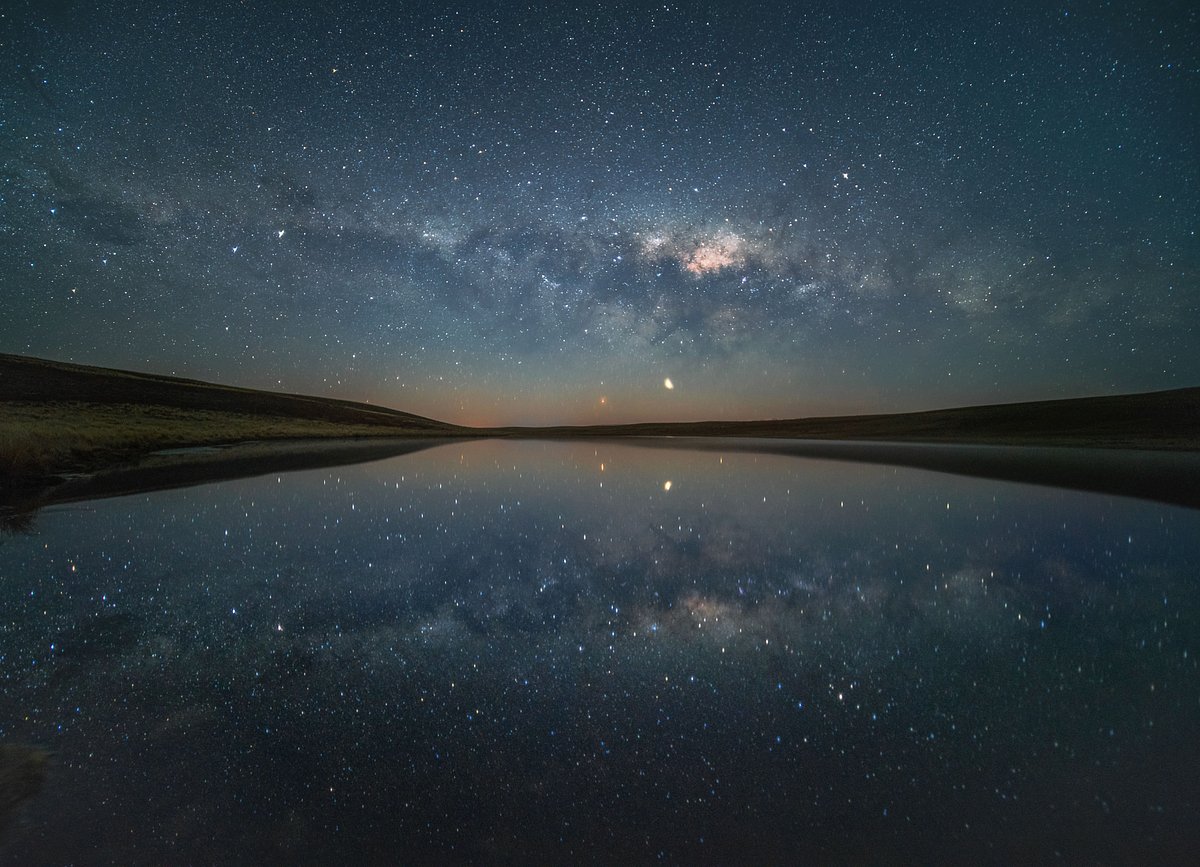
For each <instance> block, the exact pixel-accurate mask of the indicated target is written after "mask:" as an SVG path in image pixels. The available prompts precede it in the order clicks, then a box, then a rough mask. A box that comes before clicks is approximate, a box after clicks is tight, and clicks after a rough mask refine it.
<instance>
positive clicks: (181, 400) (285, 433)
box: [0, 355, 1200, 486]
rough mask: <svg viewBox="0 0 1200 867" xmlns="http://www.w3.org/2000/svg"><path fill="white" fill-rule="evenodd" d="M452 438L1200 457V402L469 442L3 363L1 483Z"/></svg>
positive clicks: (1081, 401)
mask: <svg viewBox="0 0 1200 867" xmlns="http://www.w3.org/2000/svg"><path fill="white" fill-rule="evenodd" d="M454 436H459V437H462V436H470V437H484V436H508V437H540V438H547V437H553V438H575V437H774V438H793V439H816V440H868V441H888V442H933V443H939V442H940V443H945V442H957V443H994V444H1002V445H1061V446H1092V447H1096V446H1100V447H1112V448H1140V449H1162V450H1192V451H1195V450H1200V388H1184V389H1176V390H1173V391H1160V392H1151V393H1147V394H1132V395H1119V396H1114V397H1089V398H1078V399H1072V400H1052V401H1038V402H1032V403H1016V404H997V405H991V406H977V407H964V408H958V409H944V410H934V411H929V412H915V413H898V414H891V415H864V416H840V417H830V418H809V419H803V418H801V419H775V420H763V421H707V422H683V423H666V422H663V423H655V422H650V423H645V424H631V425H591V426H576V427H569V426H564V427H503V428H466V427H461V426H458V425H452V424H447V423H445V422H440V421H437V420H435V419H429V418H425V417H422V416H418V415H413V414H412V413H406V412H401V411H399V410H394V409H388V408H385V407H378V406H371V405H369V404H362V403H354V402H351V401H345V400H335V399H331V398H321V397H311V396H306V395H297V394H283V393H277V392H268V391H259V390H255V389H248V388H236V387H231V386H224V385H215V384H213V383H208V382H200V381H197V380H191V379H180V378H176V377H170V376H158V375H154V374H146V373H136V372H133V371H127V370H110V369H107V368H100V367H87V366H84V365H78V364H65V363H61V362H55V361H47V360H44V359H37V358H27V357H22V356H15V355H0V482H3V483H5V484H7V485H9V486H13V485H20V484H37V483H40V482H41V481H44V480H46V479H47V478H48V477H52V476H62V475H64V474H71V473H81V472H91V471H94V470H96V469H100V468H104V467H110V466H113V465H115V464H120V463H123V462H129V461H131V460H135V459H140V458H143V457H144V456H145V455H147V454H149V453H151V452H155V451H159V450H163V449H172V448H184V447H192V446H205V445H217V444H228V443H235V442H246V441H263V440H267V441H270V440H299V439H310V440H311V439H331V438H347V437H353V438H366V437H376V438H378V437H391V438H395V437H401V438H431V437H432V438H437V437H454Z"/></svg>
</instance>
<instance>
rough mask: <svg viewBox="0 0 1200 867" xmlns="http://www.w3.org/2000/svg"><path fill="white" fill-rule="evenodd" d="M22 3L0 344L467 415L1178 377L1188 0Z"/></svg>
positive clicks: (1191, 165) (1187, 233)
mask: <svg viewBox="0 0 1200 867" xmlns="http://www.w3.org/2000/svg"><path fill="white" fill-rule="evenodd" d="M9 6H10V7H12V8H9V11H7V12H5V13H3V16H2V17H0V55H2V56H3V57H4V61H3V64H0V167H2V169H3V170H2V171H0V196H2V199H0V313H2V314H3V315H2V317H0V350H3V351H9V352H20V353H30V354H35V355H41V356H48V357H53V358H58V359H64V360H68V359H69V360H75V361H81V362H86V363H95V364H103V365H108V366H118V367H134V368H138V369H143V370H152V371H156V372H164V373H176V374H181V375H188V376H194V377H202V378H209V379H217V380H221V381H226V382H232V383H237V384H242V385H249V386H258V387H269V388H284V389H287V390H291V391H305V392H315V393H320V394H330V395H336V396H341V397H350V398H357V399H367V400H371V401H375V402H381V403H387V404H390V405H393V406H397V407H400V408H404V409H408V410H413V411H417V412H422V413H425V414H429V415H433V416H437V417H441V418H445V419H448V420H454V421H464V422H469V423H472V422H473V423H485V422H540V421H595V420H611V421H625V420H632V419H647V418H661V419H688V418H702V417H746V416H779V415H806V414H814V413H820V412H839V411H864V410H866V411H869V410H876V409H913V408H925V407H931V406H938V405H947V404H955V403H981V402H989V401H998V400H1018V399H1028V398H1038V397H1049V396H1068V395H1078V394H1094V393H1106V392H1119V391H1131V390H1145V389H1153V388H1167V387H1173V386H1181V385H1192V384H1195V383H1197V382H1200V352H1197V351H1196V349H1197V343H1198V340H1197V334H1196V323H1197V322H1200V300H1198V298H1197V292H1196V288H1197V287H1196V275H1197V272H1198V270H1200V269H1198V265H1200V254H1198V251H1200V247H1198V245H1197V241H1196V235H1195V232H1196V226H1197V217H1198V215H1200V207H1198V200H1197V183H1198V181H1200V169H1198V166H1200V154H1198V153H1197V150H1198V146H1197V136H1196V131H1195V125H1194V118H1195V107H1196V105H1197V104H1198V100H1197V97H1198V95H1200V94H1198V92H1197V72H1198V67H1200V62H1198V52H1197V50H1196V48H1195V46H1196V45H1197V44H1198V41H1197V38H1198V36H1200V26H1198V18H1197V13H1196V12H1194V11H1191V10H1188V9H1187V8H1186V6H1185V5H1182V4H1181V5H1177V6H1174V7H1171V6H1168V5H1166V4H1139V3H1133V4H1120V5H1119V6H1117V7H1111V8H1108V7H1101V6H1099V5H1098V4H1076V3H1068V4H1051V5H1047V4H1043V3H1031V4H1028V5H1021V4H1017V5H995V4H987V5H986V6H985V7H983V8H982V9H980V10H975V11H972V10H969V9H964V7H963V6H962V4H913V5H912V6H911V8H909V7H905V6H884V5H881V4H854V3H849V4H848V3H837V4H832V3H830V4H806V5H805V6H804V7H800V6H798V5H796V4H755V5H753V6H752V7H749V8H743V7H742V6H741V5H740V4H727V5H716V4H686V5H683V4H681V5H680V6H672V5H664V4H658V5H641V4H613V3H604V4H581V5H579V6H577V7H571V8H563V7H560V6H559V5H558V4H547V5H545V6H540V7H539V6H533V5H520V4H516V3H490V4H489V3H472V4H462V5H455V4H448V3H412V4H405V5H404V6H403V7H397V6H395V5H394V4H378V5H373V6H372V5H365V4H351V5H349V6H347V7H345V8H343V7H342V6H339V7H338V9H337V10H336V11H331V9H330V8H329V7H328V5H327V4H312V3H296V4H290V5H289V6H288V7H287V8H286V9H281V8H278V7H274V6H253V7H252V6H246V5H243V4H234V3H225V4H221V3H216V4H205V5H204V7H203V8H191V7H189V8H186V9H184V8H174V7H171V6H166V7H163V6H160V5H157V4H138V3H99V4H88V5H83V4H80V5H75V4H72V3H69V2H67V3H62V2H60V3H43V2H37V3H18V4H15V6H14V5H13V4H9ZM668 378H669V379H671V380H672V381H673V383H674V385H675V386H676V387H675V388H673V389H669V390H668V389H664V388H663V381H664V379H668Z"/></svg>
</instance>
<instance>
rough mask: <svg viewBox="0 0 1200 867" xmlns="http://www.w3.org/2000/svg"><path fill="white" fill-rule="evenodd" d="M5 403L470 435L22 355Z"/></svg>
mask: <svg viewBox="0 0 1200 867" xmlns="http://www.w3.org/2000/svg"><path fill="white" fill-rule="evenodd" d="M0 401H20V402H25V403H45V402H56V403H57V402H64V401H71V402H78V403H91V404H101V405H111V404H144V405H149V406H169V407H175V408H179V409H189V410H208V411H216V412H234V413H243V414H250V415H268V416H274V417H279V418H296V419H312V420H319V421H325V422H334V423H338V424H367V425H380V426H384V427H392V426H397V425H400V426H403V427H404V428H405V429H406V431H409V432H411V431H413V430H414V429H416V430H421V431H428V432H429V433H431V434H435V433H447V434H450V433H457V432H461V431H463V430H464V428H460V427H459V426H457V425H452V424H447V423H445V422H440V421H436V420H434V419H430V418H425V417H424V416H419V415H414V414H412V413H408V412H401V411H400V410H395V409H388V408H387V407H379V406H372V405H370V404H365V403H355V402H354V401H349V400H339V399H336V398H327V397H312V396H309V395H301V394H286V393H282V392H273V391H261V390H258V389H252V388H239V387H237V386H228V385H217V384H215V383H211V382H203V381H201V380H198V379H184V378H181V377H176V376H162V375H159V374H154V373H138V372H136V371H132V370H118V369H111V368H106V367H91V366H88V365H84V364H71V363H68V362H61V361H49V360H47V359H43V358H32V357H28V356H22V355H5V354H0Z"/></svg>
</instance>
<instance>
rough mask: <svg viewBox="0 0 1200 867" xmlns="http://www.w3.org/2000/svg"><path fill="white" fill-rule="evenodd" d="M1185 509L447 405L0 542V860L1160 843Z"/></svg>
mask: <svg viewBox="0 0 1200 867" xmlns="http://www.w3.org/2000/svg"><path fill="white" fill-rule="evenodd" d="M1198 524H1200V514H1198V513H1196V512H1193V511H1187V510H1182V509H1177V508H1172V507H1166V506H1161V505H1154V504H1148V503H1140V502H1136V501H1130V500H1123V499H1119V498H1113V497H1106V496H1097V495H1089V494H1080V493H1071V492H1064V491H1057V490H1050V489H1037V488H1028V487H1023V486H1018V485H1011V484H1005V483H991V482H981V481H978V480H972V479H966V478H959V477H952V476H942V475H935V474H929V473H923V472H920V471H915V470H904V469H897V468H894V467H885V466H872V465H852V464H846V463H831V462H823V461H816V460H808V459H798V458H795V457H790V456H781V455H764V454H746V453H736V452H728V453H721V452H715V451H713V452H689V451H673V450H659V449H647V448H639V447H635V446H631V445H622V444H612V443H575V444H562V443H513V442H494V441H493V442H475V443H468V444H454V445H449V446H444V447H439V448H434V449H430V450H428V451H424V452H421V453H418V454H411V455H407V456H404V457H400V458H396V459H393V460H389V461H383V462H379V463H375V464H369V465H361V466H354V467H341V468H337V469H334V470H318V471H310V472H305V473H297V474H293V475H286V476H279V477H267V478H261V479H251V480H243V481H236V482H228V483H224V484H221V485H212V486H207V487H203V488H194V489H188V490H180V491H170V492H163V493H159V494H155V495H152V496H146V495H143V496H136V497H129V498H124V499H118V500H111V501H106V502H102V503H97V504H95V511H94V512H88V513H53V512H47V513H44V514H43V516H42V517H41V518H40V519H39V534H38V535H36V536H32V537H22V538H14V539H6V540H4V542H3V544H2V545H0V605H2V607H0V610H3V611H4V619H3V623H2V628H3V647H2V650H0V654H2V656H0V677H2V678H3V680H2V681H0V682H2V683H3V692H2V693H0V721H2V722H0V725H2V726H3V728H2V730H0V737H2V739H3V743H6V744H8V743H11V744H32V745H37V746H39V747H43V748H47V749H49V750H51V751H52V753H53V758H52V760H51V763H50V770H49V772H48V776H47V778H46V782H45V785H44V786H43V788H42V791H41V793H40V794H38V795H37V796H36V797H35V798H33V799H32V800H31V801H29V802H28V804H27V807H26V809H25V811H24V815H23V817H22V818H21V819H20V821H19V822H18V823H16V824H15V825H13V826H11V827H10V828H9V831H8V834H7V837H8V842H7V847H6V848H5V849H3V850H0V851H2V852H3V854H4V855H5V856H6V857H8V858H9V859H10V860H12V861H13V863H25V862H28V861H31V860H32V861H70V860H76V861H77V860H80V859H85V860H86V857H87V855H88V854H89V853H94V852H97V851H103V852H105V853H112V856H111V857H112V859H113V860H117V861H122V862H126V863H136V862H162V861H171V860H180V859H182V860H189V861H199V862H207V861H215V860H222V861H226V862H228V861H235V862H236V861H239V860H242V861H245V862H262V861H278V860H311V861H318V862H319V861H328V860H331V859H332V858H333V857H335V855H336V856H338V857H343V858H345V857H351V858H354V859H356V860H372V859H374V860H380V861H390V860H394V856H395V855H396V854H398V855H400V856H402V857H404V858H406V859H415V860H420V859H430V858H447V857H449V858H454V859H481V860H495V859H499V860H505V859H510V860H524V859H527V858H529V857H531V856H534V857H537V856H540V857H541V858H543V859H547V858H549V859H553V860H558V861H562V860H577V859H581V858H582V859H590V858H594V857H598V858H600V859H602V860H618V861H628V860H639V861H642V860H655V859H656V858H659V857H664V858H667V859H669V860H682V861H685V862H694V861H697V860H723V861H731V860H737V861H745V860H756V861H763V860H765V861H795V860H797V859H803V858H806V857H808V858H818V859H820V860H822V861H829V860H835V861H836V860H854V861H857V860H864V859H867V860H872V861H881V860H883V861H886V860H901V861H908V860H965V859H969V860H979V859H980V858H985V859H989V860H994V859H999V860H1012V859H1014V858H1017V859H1027V858H1034V857H1036V858H1037V859H1038V860H1043V858H1048V857H1051V856H1052V854H1053V853H1055V852H1059V853H1061V854H1062V857H1064V858H1066V859H1067V860H1070V861H1077V860H1081V859H1094V858H1099V859H1111V858H1113V857H1118V858H1119V857H1126V856H1128V857H1133V856H1134V855H1137V856H1138V857H1139V858H1141V857H1150V858H1151V859H1152V860H1160V861H1161V860H1171V859H1172V858H1180V859H1182V857H1183V856H1184V855H1185V854H1186V853H1188V852H1190V851H1191V848H1190V847H1191V844H1192V843H1193V842H1194V839H1193V837H1194V834H1195V832H1194V831H1193V829H1194V828H1195V827H1197V822H1196V820H1197V819H1198V818H1200V783H1197V781H1196V780H1195V778H1194V775H1193V774H1191V773H1189V771H1188V769H1190V768H1194V767H1195V766H1196V762H1197V759H1200V750H1198V748H1197V746H1196V745H1197V743H1200V741H1198V740H1197V736H1198V735H1200V731H1198V729H1200V726H1198V725H1197V722H1198V719H1200V709H1198V706H1197V698H1196V696H1197V695H1198V694H1200V690H1198V689H1197V686H1198V683H1197V668H1196V661H1195V653H1196V648H1195V646H1194V644H1195V639H1196V637H1197V635H1200V631H1198V629H1197V626H1198V622H1200V599H1198V598H1197V591H1196V589H1195V586H1194V585H1195V581H1194V572H1193V567H1192V565H1191V564H1193V563H1195V562H1196V559H1197V554H1198V553H1200V551H1198V550H1197V549H1198V548H1200V541H1198V540H1200V532H1197V531H1198V530H1200V527H1198Z"/></svg>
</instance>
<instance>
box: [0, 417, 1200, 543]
mask: <svg viewBox="0 0 1200 867" xmlns="http://www.w3.org/2000/svg"><path fill="white" fill-rule="evenodd" d="M497 438H502V439H511V440H517V441H523V442H528V441H531V440H541V441H551V442H567V443H569V442H604V443H612V444H624V445H629V446H635V447H642V448H659V449H679V450H685V451H707V452H717V451H721V452H741V453H758V454H770V455H780V456H790V457H795V458H800V459H816V460H833V461H844V462H851V463H869V464H882V465H889V466H899V467H906V468H911V469H918V470H927V471H933V472H941V473H948V474H953V475H960V476H971V477H976V478H984V479H992V480H997V481H1007V482H1017V483H1023V484H1034V485H1041V486H1048V487H1057V488H1065V489H1070V490H1080V491H1090V492H1093V493H1100V494H1111V495H1117V496H1126V497H1136V498H1138V499H1144V500H1152V501H1157V502H1162V503H1168V504H1171V505H1176V506H1182V507H1185V508H1193V509H1196V508H1200V451H1195V450H1191V449H1189V450H1170V449H1163V448H1158V449H1133V448H1114V447H1111V446H1105V447H1101V446H1078V445H1074V444H1070V445H1061V444H1053V445H1046V444H1042V445H1028V444H1005V443H979V442H962V441H955V442H948V441H941V442H915V441H883V440H835V439H802V438H783V437H716V436H713V437H708V436H680V437H671V436H646V435H630V436H622V437H613V436H587V435H580V436H561V435H559V436H554V435H547V436H521V437H514V436H511V435H507V436H500V437H497V436H495V435H493V436H486V435H485V436H472V435H465V436H436V437H429V436H426V437H413V436H392V437H389V436H377V437H342V438H339V437H322V438H311V437H310V438H290V439H276V440H245V441H240V442H233V443H224V444H206V445H200V446H182V445H181V446H175V447H169V448H166V449H160V450H156V451H154V452H151V453H149V454H144V455H142V456H141V457H140V458H138V459H136V460H129V461H123V462H118V463H114V464H110V465H105V466H99V467H96V468H95V469H93V470H92V471H90V472H74V473H68V474H65V475H60V476H57V477H54V478H53V479H46V480H43V482H42V483H41V484H35V485H30V486H21V487H4V488H0V529H7V530H9V531H11V532H21V531H22V530H23V529H25V528H26V527H27V526H29V525H31V524H32V521H33V519H34V517H35V516H36V514H37V513H38V512H40V511H41V510H42V509H44V508H47V507H51V506H58V505H65V504H69V503H80V502H86V501H90V500H100V499H108V498H112V497H121V496H129V495H133V494H141V493H151V492H154V491H161V490H169V489H174V488H183V487H191V486H195V485H204V484H211V483H215V482H222V481H230V480H234V479H241V478H249V477H254V476H261V475H269V474H272V473H286V472H294V471H297V470H307V469H321V468H327V467H336V466H345V465H349V464H358V463H368V462H373V461H377V460H384V459H388V458H393V457H399V456H403V455H407V454H414V453H416V452H419V451H424V450H426V449H430V448H435V447H438V446H443V445H450V444H452V443H463V442H470V441H476V440H483V439H497Z"/></svg>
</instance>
